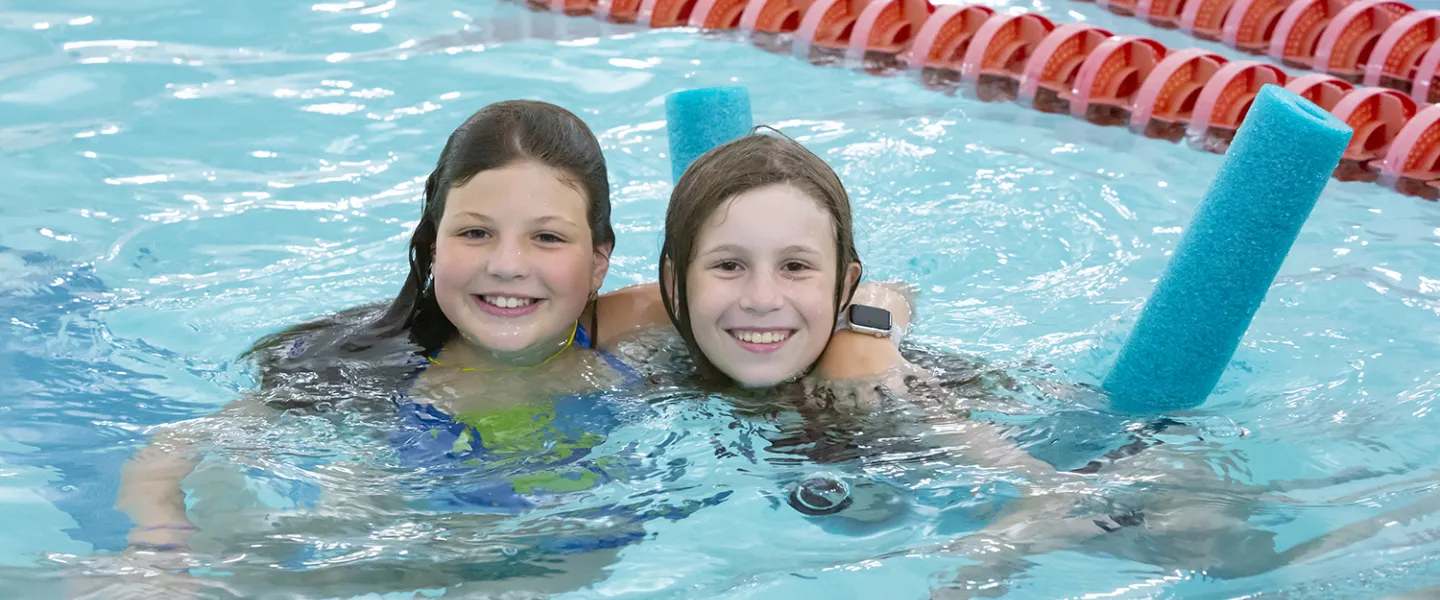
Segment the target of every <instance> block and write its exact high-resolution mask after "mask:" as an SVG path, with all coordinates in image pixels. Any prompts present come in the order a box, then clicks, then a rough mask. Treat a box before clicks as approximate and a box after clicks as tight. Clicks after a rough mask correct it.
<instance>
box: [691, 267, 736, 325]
mask: <svg viewBox="0 0 1440 600" xmlns="http://www.w3.org/2000/svg"><path fill="white" fill-rule="evenodd" d="M685 284H686V288H687V289H686V290H685V292H686V293H685V296H686V300H687V303H688V304H689V309H690V324H691V325H692V328H693V329H697V330H698V329H700V328H701V327H702V326H703V327H706V329H707V330H708V329H710V328H713V327H714V326H715V323H716V322H718V321H719V320H720V317H721V315H723V314H724V313H725V307H726V306H727V305H728V297H729V294H727V292H726V289H725V287H726V286H725V282H724V281H722V280H718V279H714V278H712V277H708V276H706V274H705V273H691V274H690V275H689V280H687V281H686V282H685Z"/></svg>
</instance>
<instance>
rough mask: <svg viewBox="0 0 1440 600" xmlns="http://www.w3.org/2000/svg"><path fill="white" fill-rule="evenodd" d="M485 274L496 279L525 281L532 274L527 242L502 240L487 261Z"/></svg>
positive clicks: (509, 239) (510, 239) (511, 239)
mask: <svg viewBox="0 0 1440 600" xmlns="http://www.w3.org/2000/svg"><path fill="white" fill-rule="evenodd" d="M485 272H486V273H487V274H489V275H490V276H491V277H495V278H496V279H524V278H525V277H526V276H528V275H529V274H530V256H529V254H528V252H527V247H526V245H525V241H524V240H522V239H515V238H513V237H512V238H508V239H507V238H501V240H500V243H499V244H497V245H496V246H495V251H494V252H493V253H491V254H490V257H489V260H486V261H485Z"/></svg>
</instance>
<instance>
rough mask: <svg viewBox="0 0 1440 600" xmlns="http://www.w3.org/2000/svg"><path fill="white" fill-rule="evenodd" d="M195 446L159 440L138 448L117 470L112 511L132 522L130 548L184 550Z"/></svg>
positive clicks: (173, 438) (166, 438)
mask: <svg viewBox="0 0 1440 600" xmlns="http://www.w3.org/2000/svg"><path fill="white" fill-rule="evenodd" d="M199 462H200V461H199V458H198V457H197V456H196V455H195V446H194V445H193V443H191V442H190V441H189V440H187V439H184V438H181V437H179V436H170V435H166V436H161V437H159V438H157V440H155V441H153V442H152V443H151V444H150V445H149V446H146V447H144V448H141V449H140V450H139V451H137V452H136V453H135V455H134V456H132V457H131V458H130V460H129V461H127V462H126V463H125V465H124V467H122V468H121V470H120V490H119V493H118V495H117V498H116V501H115V508H116V509H118V510H120V511H122V512H124V513H125V514H126V515H128V516H129V517H130V520H132V521H134V522H135V528H134V529H132V530H131V531H130V535H129V540H130V543H132V544H141V545H148V546H170V545H179V546H183V545H184V544H185V542H186V541H187V540H188V539H189V537H190V536H189V532H190V530H192V529H193V526H192V525H191V523H190V519H189V517H188V516H187V515H186V511H185V492H184V489H183V488H182V487H181V484H182V483H183V482H184V480H185V478H186V477H187V476H189V475H190V473H191V472H192V471H194V470H195V467H196V466H197V465H198V464H199Z"/></svg>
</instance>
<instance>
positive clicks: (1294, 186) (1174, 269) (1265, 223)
mask: <svg viewBox="0 0 1440 600" xmlns="http://www.w3.org/2000/svg"><path fill="white" fill-rule="evenodd" d="M1352 133H1353V132H1352V130H1351V129H1350V127H1349V126H1348V125H1346V124H1345V123H1344V122H1343V121H1341V120H1340V119H1338V118H1336V117H1335V116H1334V115H1332V114H1330V113H1328V112H1326V111H1324V110H1323V109H1321V108H1320V107H1319V106H1316V105H1315V104H1314V103H1311V102H1310V101H1308V100H1305V99H1304V98H1301V97H1300V96H1298V95H1296V94H1294V93H1293V92H1290V91H1287V90H1285V89H1284V88H1281V87H1279V86H1275V85H1266V86H1264V87H1263V88H1261V90H1260V93H1259V95H1257V96H1256V98H1255V102H1254V104H1252V105H1251V107H1250V111H1249V113H1248V114H1247V115H1246V116H1245V120H1244V121H1243V122H1242V123H1241V125H1240V128H1239V130H1238V131H1237V132H1236V134H1235V140H1234V142H1232V143H1231V145H1230V149H1229V150H1228V151H1227V152H1226V155H1225V160H1224V163H1222V164H1221V166H1220V170H1219V172H1218V173H1217V174H1216V176H1215V180H1214V181H1213V182H1212V183H1211V184H1210V189H1209V191H1208V192H1206V194H1205V198H1204V200H1202V201H1201V202H1200V205H1199V206H1198V207H1197V208H1196V210H1195V215H1194V216H1193V217H1192V218H1191V221H1190V225H1189V227H1188V228H1186V230H1185V233H1184V235H1183V236H1182V237H1181V239H1180V242H1179V244H1178V245H1177V246H1176V248H1175V251H1174V254H1173V255H1172V256H1171V258H1170V263H1169V264H1168V265H1167V266H1166V268H1165V272H1164V274H1162V275H1161V277H1160V281H1159V283H1158V284H1157V285H1156V286H1155V291H1154V293H1153V294H1152V295H1151V296H1150V299H1149V300H1148V301H1147V302H1146V304H1145V308H1144V309H1143V310H1142V311H1141V313H1140V319H1139V320H1138V321H1137V322H1136V324H1135V328H1134V329H1133V330H1132V331H1131V333H1130V336H1129V338H1128V339H1127V340H1126V342H1125V345H1124V346H1123V347H1122V348H1121V350H1120V354H1119V356H1118V357H1117V358H1116V361H1115V365H1114V366H1113V367H1112V368H1111V370H1110V373H1109V374H1108V375H1107V376H1106V378H1105V382H1104V384H1103V387H1104V389H1105V391H1106V392H1108V393H1109V395H1110V401H1111V406H1112V408H1113V409H1115V410H1117V411H1122V412H1130V413H1158V412H1164V411H1170V410H1183V409H1188V408H1194V407H1196V406H1199V405H1201V404H1203V403H1204V402H1205V399H1206V397H1208V396H1209V395H1210V392H1211V391H1213V390H1214V389H1215V385H1216V383H1218V382H1219V380H1220V376H1221V374H1222V373H1223V372H1224V371H1225V367H1226V365H1227V364H1229V362H1230V359H1231V358H1232V357H1233V356H1234V354H1235V349H1236V348H1237V347H1238V346H1239V345H1240V339H1241V337H1242V336H1244V334H1245V330H1246V329H1248V328H1249V327H1250V321H1251V319H1252V318H1254V316H1255V312H1256V311H1257V310H1258V309H1259V308H1260V303H1261V302H1263V301H1264V299H1265V294H1266V292H1267V291H1268V290H1269V289H1270V285H1271V284H1272V283H1274V281H1275V276H1276V275H1277V274H1278V273H1279V272H1280V265H1281V263H1283V262H1284V261H1285V256H1286V255H1287V254H1288V253H1289V252H1290V248H1291V246H1293V245H1294V243H1295V239H1296V238H1297V237H1298V236H1299V234H1300V228H1301V226H1303V225H1304V224H1305V220H1306V219H1307V218H1308V217H1309V216H1310V211H1311V210H1312V209H1313V208H1314V207H1315V202H1316V200H1317V199H1318V198H1319V197H1320V192H1321V191H1322V190H1324V189H1325V185H1326V184H1327V183H1329V181H1330V175H1331V173H1333V172H1334V171H1335V167H1336V166H1337V165H1338V164H1339V163H1340V156H1341V155H1342V154H1343V153H1344V151H1345V147H1346V145H1348V144H1349V143H1350V137H1351V135H1352Z"/></svg>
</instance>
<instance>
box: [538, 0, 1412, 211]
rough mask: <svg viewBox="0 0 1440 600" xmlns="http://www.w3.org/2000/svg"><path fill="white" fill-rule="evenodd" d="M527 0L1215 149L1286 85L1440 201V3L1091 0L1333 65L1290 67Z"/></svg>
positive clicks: (845, 20)
mask: <svg viewBox="0 0 1440 600" xmlns="http://www.w3.org/2000/svg"><path fill="white" fill-rule="evenodd" d="M526 1H527V3H529V4H530V5H531V6H533V7H536V8H539V9H547V10H551V11H554V12H561V13H564V14H568V15H579V14H584V13H587V12H588V13H591V14H593V15H595V16H597V17H599V18H602V19H607V20H610V21H616V22H626V23H630V22H633V23H641V24H645V25H648V26H650V27H672V26H680V25H688V26H691V27H695V28H700V29H707V30H738V31H740V32H742V33H743V34H745V35H744V37H746V38H748V39H750V40H751V41H752V42H754V43H756V44H758V45H762V46H765V47H767V48H768V49H770V50H776V51H782V52H783V51H786V50H787V48H786V46H787V45H788V51H790V52H792V53H794V54H795V55H796V56H798V57H800V58H802V59H807V60H810V61H819V60H820V59H825V58H827V57H833V56H836V55H842V56H844V57H845V59H846V60H845V61H844V62H845V63H846V64H849V65H852V66H853V65H857V64H858V65H861V66H864V67H865V68H866V69H867V70H871V71H874V70H877V69H878V70H884V69H879V68H878V67H876V65H877V64H878V65H883V66H885V67H887V68H891V70H901V71H911V72H913V73H915V74H916V75H918V76H919V78H920V80H921V81H922V82H923V83H924V84H925V85H926V86H927V87H931V88H940V89H946V90H948V89H954V88H957V87H964V88H967V89H970V90H973V91H974V92H975V95H976V96H978V97H979V98H980V99H981V100H982V101H987V102H1010V101H1014V102H1018V103H1019V104H1021V105H1023V106H1026V107H1028V108H1032V109H1035V110H1039V111H1042V112H1049V113H1059V114H1065V113H1068V114H1070V115H1072V116H1074V117H1076V118H1081V119H1085V120H1087V121H1089V122H1091V123H1094V124H1097V125H1102V126H1115V125H1125V126H1127V127H1129V129H1130V130H1131V131H1133V132H1135V133H1137V134H1139V135H1144V136H1146V137H1152V138H1158V139H1164V140H1169V141H1172V142H1180V141H1185V142H1186V143H1188V144H1189V145H1190V146H1192V147H1195V148H1198V149H1201V150H1205V151H1209V152H1215V153H1223V152H1224V151H1225V150H1226V148H1228V147H1229V143H1230V141H1231V139H1233V137H1234V135H1235V131H1236V130H1237V129H1238V128H1239V127H1240V124H1241V123H1242V122H1243V121H1244V119H1245V115H1246V113H1247V112H1248V111H1249V108H1250V103H1251V102H1252V101H1254V99H1255V95H1256V94H1257V93H1258V92H1259V90H1260V88H1261V87H1262V86H1264V85H1265V84H1275V85H1280V86H1284V87H1285V88H1286V89H1289V90H1291V91H1293V92H1295V93H1297V94H1299V95H1301V96H1303V97H1305V98H1307V99H1309V100H1310V101H1312V102H1314V103H1315V104H1317V105H1318V106H1320V107H1321V108H1322V109H1324V110H1327V111H1329V112H1331V113H1333V114H1335V115H1336V116H1337V117H1339V118H1341V119H1342V120H1344V121H1345V122H1346V123H1347V124H1349V125H1350V127H1352V128H1353V129H1354V130H1355V134H1354V136H1353V138H1352V140H1351V144H1350V146H1349V147H1348V148H1347V149H1346V151H1345V155H1344V157H1343V159H1342V160H1341V164H1340V167H1339V168H1337V169H1336V171H1335V177H1336V178H1338V179H1341V180H1344V181H1369V182H1379V183H1381V184H1383V185H1386V186H1389V187H1391V188H1393V189H1396V190H1398V191H1400V192H1402V193H1406V194H1411V195H1417V196H1421V197H1425V198H1429V199H1440V105H1430V103H1429V100H1430V99H1431V97H1432V95H1433V96H1436V97H1440V85H1437V84H1440V11H1415V10H1414V9H1413V8H1411V7H1410V6H1408V5H1405V4H1402V3H1400V2H1395V1H1393V0H1359V1H1356V2H1353V3H1350V4H1345V3H1343V2H1339V1H1337V0H1296V1H1294V2H1290V1H1289V0H1138V2H1136V1H1135V0H1098V1H1099V2H1102V3H1104V4H1102V5H1104V6H1106V7H1107V8H1109V9H1111V10H1115V11H1126V10H1129V11H1132V12H1138V13H1139V14H1141V15H1142V16H1145V17H1146V18H1149V19H1152V20H1155V21H1159V22H1162V23H1168V24H1171V25H1173V26H1175V27H1179V28H1181V29H1186V30H1189V31H1192V32H1195V33H1196V34H1197V35H1202V36H1213V37H1214V38H1216V39H1222V40H1224V41H1225V42H1226V43H1227V44H1230V45H1232V46H1235V47H1237V48H1242V49H1248V50H1249V51H1251V52H1255V53H1258V52H1260V51H1262V50H1268V51H1269V53H1270V55H1271V57H1272V58H1276V57H1278V58H1280V59H1282V60H1283V62H1284V63H1285V64H1287V65H1291V66H1296V65H1307V66H1308V65H1320V66H1321V67H1323V68H1324V69H1325V70H1328V71H1329V72H1328V73H1306V74H1303V75H1301V76H1298V77H1292V76H1291V75H1289V74H1287V73H1286V72H1285V71H1284V70H1282V69H1281V68H1279V67H1277V66H1275V65H1273V64H1270V63H1266V62H1260V61H1255V60H1240V61H1230V60H1227V59H1226V58H1225V57H1223V56H1221V55H1218V54H1215V53H1213V52H1208V51H1204V50H1200V49H1197V48H1186V49H1169V48H1166V47H1165V46H1163V45H1161V44H1160V43H1159V42H1157V41H1155V40H1153V39H1150V38H1147V37H1143V36H1134V35H1125V36H1116V35H1113V34H1112V33H1111V32H1110V31H1108V30H1105V29H1103V28H1100V27H1097V26H1094V25H1090V24H1085V23H1068V24H1061V25H1058V26H1057V25H1056V24H1055V23H1054V22H1052V21H1051V20H1050V19H1049V18H1047V17H1045V16H1043V15H1038V14H1033V13H1019V14H995V12H994V10H992V9H990V8H988V7H984V6H956V5H944V6H938V7H937V6H934V5H932V4H930V3H929V2H928V1H927V0H526ZM1127 2H1128V3H1129V4H1125V3H1127ZM1127 6H1128V8H1127ZM827 62H828V61H827ZM1362 82H1363V83H1364V84H1365V85H1363V86H1358V85H1357V84H1359V83H1362ZM1401 88H1404V89H1401ZM1296 143H1303V141H1298V140H1297V142H1296Z"/></svg>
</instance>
